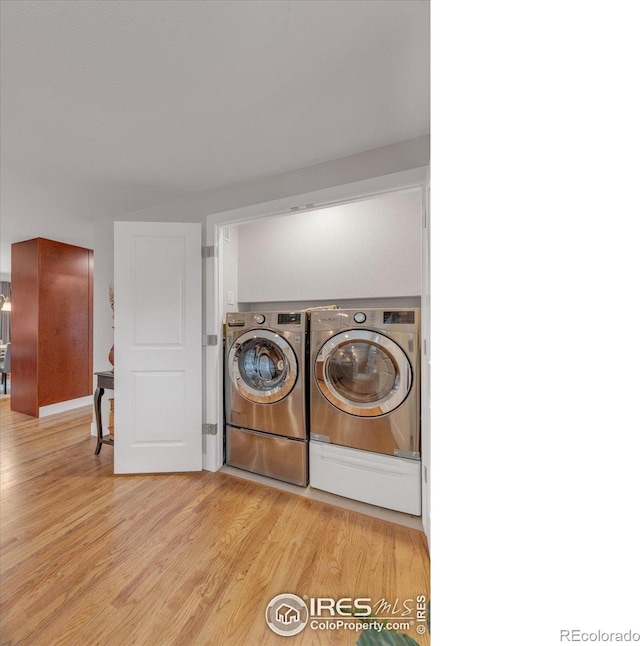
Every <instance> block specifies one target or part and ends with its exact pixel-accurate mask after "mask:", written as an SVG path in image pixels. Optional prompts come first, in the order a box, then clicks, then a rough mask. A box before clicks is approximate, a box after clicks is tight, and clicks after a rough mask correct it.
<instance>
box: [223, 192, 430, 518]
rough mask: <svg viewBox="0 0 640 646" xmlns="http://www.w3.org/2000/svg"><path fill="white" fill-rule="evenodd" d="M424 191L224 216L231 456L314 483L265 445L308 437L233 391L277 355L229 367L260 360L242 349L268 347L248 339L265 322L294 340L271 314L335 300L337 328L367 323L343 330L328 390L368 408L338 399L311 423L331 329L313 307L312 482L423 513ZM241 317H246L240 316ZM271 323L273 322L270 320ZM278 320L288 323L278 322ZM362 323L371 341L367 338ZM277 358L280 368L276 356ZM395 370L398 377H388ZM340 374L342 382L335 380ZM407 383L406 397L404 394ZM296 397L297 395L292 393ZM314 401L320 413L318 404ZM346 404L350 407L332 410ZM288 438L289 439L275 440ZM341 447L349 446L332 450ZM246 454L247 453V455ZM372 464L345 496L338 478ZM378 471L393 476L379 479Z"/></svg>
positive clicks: (295, 444) (294, 443)
mask: <svg viewBox="0 0 640 646" xmlns="http://www.w3.org/2000/svg"><path fill="white" fill-rule="evenodd" d="M423 196H424V186H423V185H419V186H412V187H410V188H403V189H401V190H395V191H391V192H387V193H384V194H380V195H376V196H372V197H368V198H362V199H358V200H353V201H349V202H345V203H342V204H334V205H331V206H326V207H320V208H313V207H310V208H306V209H304V210H302V211H299V212H295V213H285V214H279V215H275V216H269V217H266V216H265V217H262V218H260V219H256V220H253V221H249V222H244V223H241V224H235V223H230V224H225V223H224V222H222V223H221V224H219V225H218V237H217V244H218V255H219V258H218V263H217V265H218V272H219V273H218V278H217V281H216V291H217V299H216V300H217V303H218V304H219V307H220V309H219V313H220V319H221V321H225V320H227V321H231V323H232V327H231V326H226V329H221V331H222V336H221V338H223V339H225V344H226V346H227V347H226V348H225V349H223V355H224V361H223V365H222V366H220V368H221V372H222V373H223V374H224V378H223V386H224V387H225V405H224V408H225V409H226V410H225V411H224V412H223V415H222V417H223V418H224V421H223V424H222V428H224V429H225V433H224V434H223V437H224V439H226V448H227V451H226V459H225V463H227V464H231V465H232V466H240V468H245V469H247V470H249V471H252V470H254V472H255V473H261V474H262V475H271V476H272V477H275V478H279V479H282V480H285V481H288V482H295V483H297V484H302V485H305V484H306V483H307V480H305V479H304V478H305V477H306V476H305V475H304V474H305V473H306V472H303V471H302V470H301V469H297V470H296V471H295V474H293V475H288V474H287V470H286V469H281V468H279V467H277V466H275V467H274V466H273V464H271V463H273V461H274V459H273V456H271V455H269V451H270V449H269V448H268V447H267V446H266V445H268V444H270V443H271V440H273V442H274V443H275V442H276V441H277V442H278V443H279V445H280V446H282V447H283V448H282V450H287V451H288V450H291V451H293V450H294V448H295V450H296V451H298V449H300V446H301V445H300V442H301V438H300V437H299V436H298V435H296V434H295V433H294V432H293V430H292V431H291V432H289V431H287V430H286V428H287V422H280V423H279V425H278V426H277V427H274V428H273V429H272V428H271V427H269V426H268V424H269V423H270V418H271V419H272V418H274V417H275V416H274V415H266V414H265V415H264V416H261V414H262V412H263V411H261V410H259V409H260V403H259V402H258V403H254V404H252V405H249V406H244V402H243V401H242V397H239V396H238V395H237V394H233V396H231V395H230V394H229V393H230V392H232V391H233V390H234V386H235V385H236V384H234V383H233V382H234V380H237V381H239V380H241V379H242V375H244V374H249V373H252V374H253V373H256V374H258V373H261V371H262V372H264V370H267V368H268V367H269V366H270V365H271V364H270V363H269V366H267V360H268V358H269V356H270V354H264V353H263V354H264V356H262V355H261V356H260V357H258V358H256V359H255V361H258V360H260V361H262V363H264V364H265V365H264V366H262V364H260V366H258V365H257V364H256V366H253V364H252V366H253V368H252V367H251V366H249V368H247V366H240V365H231V361H233V362H235V363H238V361H239V358H240V357H245V358H246V357H247V356H248V357H249V358H251V357H253V354H255V353H253V354H251V348H253V346H251V348H249V347H248V346H247V348H244V345H243V346H242V348H241V347H240V346H241V344H245V345H247V344H249V345H251V343H253V344H254V345H255V347H262V346H263V345H264V344H263V343H262V341H260V342H254V341H252V340H251V338H250V337H251V335H252V333H253V331H254V330H255V329H256V328H258V329H259V328H260V325H263V326H264V325H268V324H269V322H271V328H272V329H274V330H275V333H276V335H278V334H282V335H283V337H284V336H286V334H287V333H288V332H289V330H288V328H287V325H286V323H287V321H284V319H276V318H275V317H272V316H270V315H269V313H270V312H271V313H272V312H304V311H305V310H309V309H311V310H316V312H317V311H318V310H319V309H320V308H325V307H329V308H331V307H335V308H336V310H335V311H336V312H339V314H338V315H336V316H337V318H336V320H337V321H339V322H340V325H342V326H343V327H344V324H345V322H346V321H347V319H348V320H349V321H348V322H349V325H351V326H352V327H353V326H355V328H358V325H359V324H361V328H362V334H363V335H364V336H362V338H352V337H353V333H352V332H351V333H350V331H349V325H347V326H346V332H345V331H342V333H341V335H340V338H341V339H342V340H343V341H345V343H343V347H342V346H341V348H340V351H339V352H337V353H336V354H335V356H332V357H331V358H330V359H329V356H328V354H327V361H326V365H327V371H328V372H327V379H328V380H335V381H336V383H335V388H334V387H333V386H332V384H330V383H328V382H327V387H328V389H329V390H331V389H332V388H333V389H335V390H336V392H339V393H340V394H339V395H338V399H340V398H344V397H346V399H348V398H349V397H350V396H351V395H353V402H354V403H355V404H356V406H360V407H362V408H363V411H364V412H358V410H357V409H356V408H350V407H349V406H348V405H346V403H345V407H343V408H342V409H341V404H340V403H339V402H338V404H336V402H333V405H332V406H327V409H328V416H326V418H322V419H321V418H319V417H317V416H316V419H315V420H312V416H311V410H310V409H313V407H314V405H315V404H314V397H317V398H320V396H321V395H320V390H317V389H316V390H317V392H314V390H313V388H314V384H315V381H314V380H316V377H317V376H316V375H315V372H317V371H318V366H319V365H320V363H319V362H315V359H316V358H317V355H318V348H315V347H313V346H314V343H315V342H314V332H313V327H314V320H315V319H317V320H318V321H321V322H320V323H319V325H320V326H322V325H325V327H326V323H322V320H323V319H322V315H320V314H316V312H312V313H311V314H310V316H309V328H308V329H309V333H308V335H307V359H306V360H305V361H306V364H307V368H308V373H307V372H306V371H305V374H307V376H308V380H307V389H308V390H307V393H306V398H307V402H308V403H307V414H308V421H307V427H308V428H309V430H310V442H308V444H309V456H310V460H309V466H310V475H311V477H310V479H309V480H310V484H311V486H312V487H317V488H319V489H324V490H325V491H329V492H331V493H336V494H337V495H341V496H345V497H347V498H352V499H354V500H360V501H362V502H368V503H370V504H374V505H379V506H380V507H386V508H387V509H395V510H397V511H404V512H405V513H409V514H412V515H416V516H420V515H421V508H422V509H424V505H422V506H421V500H420V498H421V493H422V483H421V468H420V467H421V453H420V443H421V442H420V438H421V422H420V405H421V401H422V400H423V399H424V396H423V395H424V393H423V388H425V387H426V385H425V384H423V380H422V379H421V372H422V367H421V365H420V354H421V349H422V347H423V346H422V340H421V331H422V328H421V311H422V305H423V298H422V295H423V294H424V293H426V290H425V289H424V281H425V280H426V276H425V271H424V268H425V258H424V253H425V252H424V250H425V249H426V248H427V247H426V245H425V243H424V240H425V235H424V226H425V206H424V201H423V199H424V197H423ZM234 313H238V314H237V316H234ZM242 313H247V314H245V315H243V314H242ZM248 313H256V314H257V316H253V315H249V314H248ZM265 315H266V316H265ZM265 318H266V319H267V323H264V319H265ZM351 319H354V320H355V322H354V321H352V320H351ZM256 321H257V322H256ZM278 322H282V323H283V325H282V328H281V329H280V328H279V327H278ZM315 325H316V327H317V325H318V324H317V323H316V324H315ZM242 326H246V328H245V330H248V332H243V331H242V330H241V329H238V328H241V327H242ZM365 328H366V329H367V330H368V332H367V335H368V336H367V335H365V333H364V330H365ZM329 336H331V335H329ZM316 338H319V337H318V335H316ZM316 342H317V341H316ZM231 346H234V347H233V348H232V347H231ZM235 346H237V347H235ZM274 356H275V355H274ZM230 358H231V359H230ZM254 363H255V362H254ZM365 364H366V366H368V367H367V368H366V370H367V371H369V372H368V374H364V370H363V368H362V366H365ZM275 365H279V364H278V363H277V362H275V363H274V366H275ZM283 365H284V364H283ZM243 367H244V371H243V369H242V368H243ZM258 368H260V370H258ZM263 369H264V370H263ZM280 369H281V367H280V368H279V370H280ZM354 370H355V371H357V372H359V374H355V373H354ZM256 371H257V372H256ZM393 371H396V372H397V376H395V375H394V374H391V373H392V372H393ZM267 372H269V374H270V372H271V371H268V370H267ZM300 372H302V371H300ZM347 372H348V373H349V374H348V375H347V374H346V373H347ZM352 373H353V374H352ZM387 373H388V374H387ZM340 380H342V382H341V383H338V381H340ZM230 383H231V384H232V385H231V386H229V384H230ZM298 383H299V382H298ZM379 383H381V384H382V385H383V386H384V388H382V387H381V390H382V391H384V392H381V394H380V397H381V400H380V401H382V399H384V398H388V399H389V403H388V404H384V406H381V407H379V406H378V405H377V404H376V398H377V394H376V392H375V389H376V384H379ZM248 385H249V386H251V384H248ZM252 387H255V384H253V386H252ZM363 388H364V389H367V388H368V389H371V392H370V393H369V392H368V391H367V392H366V393H363V392H360V391H361V390H362V389H363ZM398 389H399V390H401V391H402V393H399V392H395V391H396V390H398ZM245 390H246V388H245ZM325 390H326V389H325ZM391 391H393V392H391ZM240 392H242V387H241V388H240ZM345 393H346V394H345ZM290 397H291V398H292V399H294V394H292V395H291V396H290ZM405 400H406V401H405ZM276 406H282V403H278V404H277V405H272V404H266V405H264V406H262V408H273V409H274V410H275V408H276ZM316 408H317V409H318V410H320V406H316ZM364 408H366V410H364ZM229 409H232V410H231V411H229ZM245 409H246V410H245ZM396 409H397V410H396ZM218 410H220V409H218ZM340 410H342V411H346V412H338V413H337V415H335V416H333V417H332V416H331V413H336V411H340ZM376 411H378V412H376ZM268 412H269V413H271V412H273V411H271V410H269V411H268ZM230 413H231V414H230ZM323 419H324V421H323ZM243 420H245V421H246V424H245V423H244V422H243ZM251 420H252V421H251ZM291 424H292V425H295V424H294V422H291ZM265 425H266V426H265ZM338 427H340V428H341V429H342V430H341V431H340V432H338V433H337V434H336V435H335V436H332V434H331V433H329V432H328V431H327V432H325V431H326V429H329V428H331V429H335V428H338ZM283 428H284V429H285V430H282V429H283ZM292 428H293V426H292ZM280 434H282V436H283V437H279V438H277V439H275V438H274V437H273V436H274V435H280ZM260 436H261V437H260ZM286 436H289V439H288V441H285V440H284V438H285V437H286ZM221 439H222V438H221ZM308 439H309V436H307V440H308ZM285 447H287V448H286V449H285ZM230 449H231V450H230ZM300 450H301V449H300ZM333 450H335V451H338V450H339V451H341V452H342V453H340V454H339V455H338V454H337V453H336V454H331V455H329V453H327V452H330V451H333ZM243 451H244V452H245V454H246V455H244V456H241V457H240V458H238V457H237V456H238V455H240V454H241V453H242V452H243ZM274 451H275V449H274ZM305 451H306V445H305ZM325 453H326V455H325ZM297 454H298V455H299V454H300V451H298V453H297ZM291 455H292V456H293V453H291ZM230 456H231V457H230ZM243 459H244V462H243ZM294 459H297V458H293V457H291V458H287V462H291V461H292V460H294ZM234 460H236V462H235V463H234ZM237 460H239V462H237ZM323 460H326V461H327V463H332V464H337V463H338V462H340V461H345V466H344V470H343V471H342V472H336V473H334V472H332V471H331V470H326V469H325V470H324V471H323V469H324V467H322V466H319V465H322V464H324V462H323ZM366 460H373V462H371V461H369V462H368V463H367V464H366V466H364V467H363V468H362V469H361V471H360V475H359V476H358V477H357V479H356V480H354V481H350V482H348V483H347V488H346V489H345V490H344V491H343V490H340V489H337V490H336V489H332V487H333V482H334V481H340V480H344V477H343V475H344V474H345V473H351V472H353V471H354V470H355V466H354V465H356V464H363V465H364V463H365V461H366ZM423 462H424V458H423ZM265 465H266V466H265ZM269 465H271V466H269ZM314 465H315V467H314ZM268 468H271V469H273V470H272V472H269V471H268V470H267V471H265V470H264V469H268ZM314 468H315V471H316V474H318V473H320V471H322V477H318V476H317V475H316V477H315V480H314V473H313V469H314ZM373 472H377V473H378V475H376V478H377V480H376V481H375V482H374V481H369V480H367V478H368V476H367V473H373ZM283 474H284V475H283ZM380 474H382V475H380ZM380 477H383V480H384V478H386V480H384V481H382V480H380ZM398 483H401V484H400V485H398ZM373 490H378V491H382V490H385V492H386V494H385V495H382V496H381V495H380V494H376V495H375V496H372V494H371V491H373ZM423 497H424V495H423ZM403 501H404V502H403Z"/></svg>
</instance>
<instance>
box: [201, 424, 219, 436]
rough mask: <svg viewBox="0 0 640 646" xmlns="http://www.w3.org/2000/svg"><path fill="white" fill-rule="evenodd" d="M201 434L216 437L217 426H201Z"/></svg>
mask: <svg viewBox="0 0 640 646" xmlns="http://www.w3.org/2000/svg"><path fill="white" fill-rule="evenodd" d="M202 434H203V435H217V434H218V425H217V424H203V425H202Z"/></svg>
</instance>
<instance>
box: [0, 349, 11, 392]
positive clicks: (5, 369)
mask: <svg viewBox="0 0 640 646" xmlns="http://www.w3.org/2000/svg"><path fill="white" fill-rule="evenodd" d="M0 372H1V373H2V385H3V386H4V394H5V395H6V394H7V375H8V374H9V373H10V372H11V343H7V347H6V349H5V351H4V357H3V358H2V359H0Z"/></svg>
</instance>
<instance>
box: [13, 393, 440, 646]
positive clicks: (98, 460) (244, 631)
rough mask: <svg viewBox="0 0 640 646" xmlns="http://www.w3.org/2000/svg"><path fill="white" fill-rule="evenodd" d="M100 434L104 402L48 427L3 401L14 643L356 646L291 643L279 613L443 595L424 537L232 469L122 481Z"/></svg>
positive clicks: (328, 635) (327, 638)
mask: <svg viewBox="0 0 640 646" xmlns="http://www.w3.org/2000/svg"><path fill="white" fill-rule="evenodd" d="M90 424H91V409H90V407H86V408H82V409H78V410H77V411H72V412H67V413H61V414H59V415H54V416H51V417H48V418H44V419H40V420H37V419H34V418H30V417H27V416H26V415H22V414H20V413H14V412H12V411H11V410H10V409H9V397H1V398H0V450H1V455H0V465H1V466H0V521H1V524H0V550H1V552H0V567H1V578H0V643H1V644H2V645H5V646H10V645H11V646H13V645H18V644H21V645H22V644H24V645H27V644H28V645H35V646H39V645H40V644H42V645H43V646H44V645H45V644H46V645H47V646H50V645H56V644H58V645H60V646H68V645H71V644H78V645H79V646H94V645H95V646H98V645H101V644H105V645H106V644H109V645H110V646H112V645H113V644H117V645H118V646H124V645H131V646H146V645H149V646H173V645H175V646H199V645H207V646H208V645H216V646H236V645H238V646H240V645H245V644H249V645H254V644H260V645H261V646H270V645H272V644H274V645H283V644H290V645H291V646H297V645H307V644H309V645H315V644H318V645H322V646H324V645H327V646H331V645H334V644H336V645H342V644H345V645H346V644H350V645H353V644H355V642H356V640H357V638H358V633H355V632H352V631H345V630H332V631H319V630H312V629H311V628H310V626H307V627H306V628H305V629H304V630H303V631H302V632H301V633H300V634H298V635H296V636H293V637H280V636H278V635H276V634H274V633H273V632H271V630H270V629H269V627H268V626H267V625H266V623H265V609H266V606H267V604H268V602H269V601H270V600H271V599H272V598H273V597H274V596H276V595H278V594H282V593H285V592H291V593H294V594H297V595H299V596H301V597H302V596H303V595H308V596H309V597H318V596H322V597H335V598H339V597H368V598H371V599H372V600H373V601H374V603H375V602H377V601H378V600H380V599H385V600H387V601H389V602H391V603H393V601H395V600H396V599H398V600H399V603H400V604H401V603H402V601H403V600H405V599H415V598H416V597H417V596H418V595H425V596H427V598H429V557H428V552H427V545H426V540H425V537H424V535H423V534H422V532H420V531H419V530H416V529H413V528H410V527H404V526H401V525H397V524H395V523H391V522H388V521H385V520H379V519H377V518H373V517H371V516H366V515H363V514H360V513H357V512H355V511H351V510H347V509H343V508H340V507H337V506H334V505H331V504H327V503H325V502H319V501H317V500H313V499H310V498H306V497H301V496H297V495H295V494H292V493H289V492H287V491H282V490H280V489H277V488H273V487H269V486H265V485H263V484H260V483H255V482H250V481H248V480H244V479H241V478H237V477H234V476H233V475H230V474H226V473H221V472H217V473H210V472H207V471H203V472H201V473H187V474H171V475H139V476H114V475H113V453H112V448H111V447H109V446H103V448H102V452H101V454H100V455H99V456H95V455H93V450H94V448H95V438H91V436H90ZM402 632H406V633H407V634H409V635H410V636H411V637H413V638H414V639H415V640H416V641H417V642H418V643H419V644H427V645H428V644H430V638H429V635H428V634H426V635H419V634H417V632H416V629H415V626H413V627H411V628H410V629H409V630H405V631H402Z"/></svg>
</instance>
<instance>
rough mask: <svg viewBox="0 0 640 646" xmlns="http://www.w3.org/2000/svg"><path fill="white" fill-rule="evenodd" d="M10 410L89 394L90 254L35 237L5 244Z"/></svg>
mask: <svg viewBox="0 0 640 646" xmlns="http://www.w3.org/2000/svg"><path fill="white" fill-rule="evenodd" d="M11 282H12V302H13V309H12V341H13V343H12V357H13V358H12V374H11V409H12V410H14V411H18V412H20V413H25V414H27V415H32V416H33V417H38V416H39V409H40V408H41V407H42V406H48V405H51V404H57V403H59V402H65V401H69V400H72V399H78V398H80V397H86V396H87V395H90V394H91V392H92V390H93V251H92V250H91V249H85V248H83V247H76V246H74V245H69V244H64V243H62V242H56V241H54V240H46V239H45V238H35V239H33V240H26V241H24V242H18V243H16V244H13V245H11Z"/></svg>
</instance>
